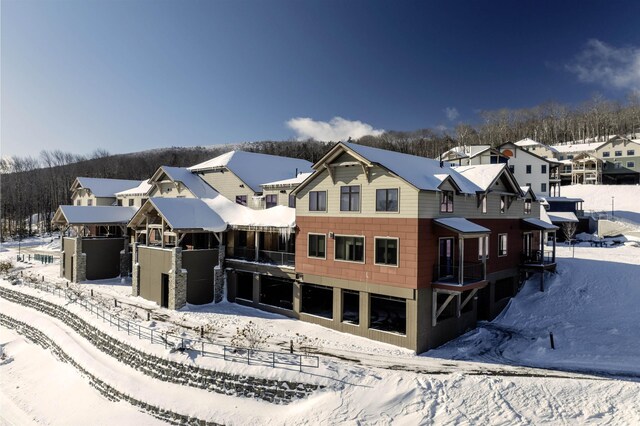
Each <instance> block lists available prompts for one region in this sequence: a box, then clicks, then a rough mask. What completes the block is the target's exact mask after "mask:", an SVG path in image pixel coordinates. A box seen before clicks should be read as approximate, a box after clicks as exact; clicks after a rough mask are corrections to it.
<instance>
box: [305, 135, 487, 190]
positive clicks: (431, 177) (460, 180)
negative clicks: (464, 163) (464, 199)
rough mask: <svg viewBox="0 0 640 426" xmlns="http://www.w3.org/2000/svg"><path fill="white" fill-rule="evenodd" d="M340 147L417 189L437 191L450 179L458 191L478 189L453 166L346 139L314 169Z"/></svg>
mask: <svg viewBox="0 0 640 426" xmlns="http://www.w3.org/2000/svg"><path fill="white" fill-rule="evenodd" d="M341 149H342V150H346V151H347V152H350V153H355V154H356V156H359V157H360V158H361V159H363V160H364V161H366V162H368V163H369V164H371V165H373V164H377V165H379V166H381V167H384V168H385V169H387V170H389V171H390V172H391V173H393V174H395V175H396V176H398V177H400V178H401V179H403V180H405V181H406V182H407V183H409V184H411V185H413V186H414V187H416V188H417V189H422V190H426V191H439V190H440V185H441V184H442V183H443V182H444V181H445V180H447V179H448V178H450V179H451V180H452V181H453V182H454V183H455V186H457V187H458V188H460V192H462V193H465V194H475V193H476V192H478V191H481V189H480V188H479V187H478V186H477V185H475V184H474V183H473V182H471V181H470V180H468V179H466V178H465V177H463V176H462V175H461V174H460V173H458V172H456V171H455V170H454V169H453V168H451V167H449V166H446V165H443V167H440V162H439V161H437V160H433V159H431V158H426V157H418V156H416V155H410V154H402V153H400V152H395V151H388V150H386V149H379V148H372V147H369V146H364V145H358V144H355V143H348V142H340V143H338V144H337V145H335V146H334V147H333V148H332V149H331V150H330V151H329V152H328V153H327V154H325V155H324V156H323V157H322V159H320V161H318V162H317V163H316V164H314V168H317V167H319V165H320V164H322V163H323V162H324V161H326V160H327V159H329V158H331V157H332V156H333V155H335V153H336V152H339V151H340V150H341ZM307 181H308V180H307ZM307 181H305V182H307ZM301 186H302V185H301ZM298 188H299V187H298Z"/></svg>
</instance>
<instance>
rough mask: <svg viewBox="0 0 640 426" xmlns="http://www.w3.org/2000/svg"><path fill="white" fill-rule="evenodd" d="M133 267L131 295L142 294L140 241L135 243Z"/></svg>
mask: <svg viewBox="0 0 640 426" xmlns="http://www.w3.org/2000/svg"><path fill="white" fill-rule="evenodd" d="M132 257H133V261H132V263H133V269H132V271H131V295H132V296H134V297H135V296H140V264H139V263H138V243H133V253H132Z"/></svg>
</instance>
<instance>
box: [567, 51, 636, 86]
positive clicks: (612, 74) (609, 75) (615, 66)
mask: <svg viewBox="0 0 640 426" xmlns="http://www.w3.org/2000/svg"><path fill="white" fill-rule="evenodd" d="M566 69H567V70H568V71H570V72H572V73H574V74H576V75H577V76H578V79H579V80H580V81H582V82H585V83H597V84H601V85H603V86H607V87H614V88H617V89H630V90H636V91H640V47H634V46H629V47H614V46H611V45H609V44H606V43H604V42H602V41H600V40H596V39H591V40H589V41H588V42H587V44H586V46H585V48H584V49H583V50H582V52H580V53H579V54H578V55H576V57H575V58H574V63H572V64H567V65H566Z"/></svg>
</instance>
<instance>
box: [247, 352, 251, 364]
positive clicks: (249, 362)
mask: <svg viewBox="0 0 640 426" xmlns="http://www.w3.org/2000/svg"><path fill="white" fill-rule="evenodd" d="M247 365H251V359H250V358H249V349H247Z"/></svg>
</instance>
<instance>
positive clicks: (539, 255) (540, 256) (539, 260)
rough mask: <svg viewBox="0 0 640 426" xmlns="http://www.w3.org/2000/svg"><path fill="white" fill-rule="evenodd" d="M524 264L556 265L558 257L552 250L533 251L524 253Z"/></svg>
mask: <svg viewBox="0 0 640 426" xmlns="http://www.w3.org/2000/svg"><path fill="white" fill-rule="evenodd" d="M522 263H523V264H525V265H552V264H554V263H556V257H555V254H554V252H553V251H551V250H532V251H531V253H522Z"/></svg>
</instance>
